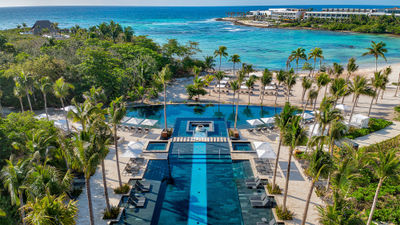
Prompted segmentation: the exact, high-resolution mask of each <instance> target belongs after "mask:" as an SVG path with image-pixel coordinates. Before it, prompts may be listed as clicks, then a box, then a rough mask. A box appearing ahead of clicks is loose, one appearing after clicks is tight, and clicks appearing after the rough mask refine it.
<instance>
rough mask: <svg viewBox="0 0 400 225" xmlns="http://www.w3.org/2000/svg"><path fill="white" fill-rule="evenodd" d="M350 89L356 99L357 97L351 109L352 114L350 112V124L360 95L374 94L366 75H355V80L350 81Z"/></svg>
mask: <svg viewBox="0 0 400 225" xmlns="http://www.w3.org/2000/svg"><path fill="white" fill-rule="evenodd" d="M349 90H350V92H351V93H353V94H354V99H355V102H354V104H353V107H352V109H351V114H350V119H349V124H350V123H351V119H352V118H353V113H354V109H355V107H356V105H357V103H358V99H359V97H360V95H367V96H371V95H373V91H372V89H371V87H369V86H368V81H367V79H366V78H365V77H361V76H356V77H354V79H353V82H352V83H350V86H349Z"/></svg>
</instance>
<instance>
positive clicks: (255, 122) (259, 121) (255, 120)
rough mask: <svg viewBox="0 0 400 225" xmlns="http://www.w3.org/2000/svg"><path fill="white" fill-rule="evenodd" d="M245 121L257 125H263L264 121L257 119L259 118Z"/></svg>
mask: <svg viewBox="0 0 400 225" xmlns="http://www.w3.org/2000/svg"><path fill="white" fill-rule="evenodd" d="M246 122H247V123H248V124H250V125H252V126H258V125H263V124H264V123H263V122H262V121H261V120H259V119H254V120H246Z"/></svg>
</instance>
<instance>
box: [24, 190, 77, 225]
mask: <svg viewBox="0 0 400 225" xmlns="http://www.w3.org/2000/svg"><path fill="white" fill-rule="evenodd" d="M76 203H77V201H68V200H67V197H66V196H65V194H62V195H60V196H58V197H56V196H55V195H49V194H47V195H46V196H44V197H43V198H36V199H34V200H33V201H29V202H28V203H27V204H26V205H25V206H24V207H23V208H24V210H26V211H27V215H26V217H25V220H26V222H27V223H29V224H63V225H74V224H75V223H76V222H75V216H76V213H77V212H78V208H77V207H76Z"/></svg>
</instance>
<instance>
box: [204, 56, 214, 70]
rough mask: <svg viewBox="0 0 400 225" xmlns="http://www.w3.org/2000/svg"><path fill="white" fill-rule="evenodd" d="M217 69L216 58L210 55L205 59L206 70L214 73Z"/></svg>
mask: <svg viewBox="0 0 400 225" xmlns="http://www.w3.org/2000/svg"><path fill="white" fill-rule="evenodd" d="M214 67H215V58H214V56H211V55H208V56H205V57H204V69H205V70H206V71H207V70H212V71H214Z"/></svg>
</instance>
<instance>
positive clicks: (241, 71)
mask: <svg viewBox="0 0 400 225" xmlns="http://www.w3.org/2000/svg"><path fill="white" fill-rule="evenodd" d="M245 73H246V72H245V71H244V70H240V71H239V75H238V78H237V84H238V91H237V99H236V112H235V125H234V129H235V130H237V127H236V125H237V120H238V112H239V101H240V97H239V95H240V93H239V91H240V85H241V83H243V80H244V76H245Z"/></svg>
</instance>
